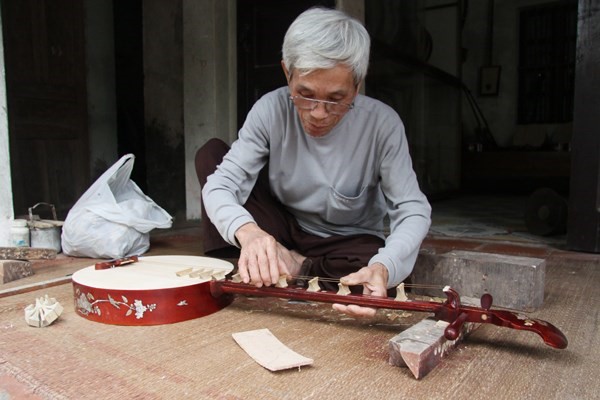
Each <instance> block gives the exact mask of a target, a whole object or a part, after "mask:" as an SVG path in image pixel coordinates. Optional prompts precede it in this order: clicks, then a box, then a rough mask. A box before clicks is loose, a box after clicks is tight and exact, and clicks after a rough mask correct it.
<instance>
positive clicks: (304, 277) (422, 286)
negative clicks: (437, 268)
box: [138, 258, 445, 290]
mask: <svg viewBox="0 0 600 400" xmlns="http://www.w3.org/2000/svg"><path fill="white" fill-rule="evenodd" d="M138 263H148V264H157V265H158V264H162V265H177V266H179V267H181V268H192V269H198V270H202V269H205V270H206V269H222V267H221V266H208V265H197V264H196V265H188V264H186V263H175V262H168V261H158V260H156V261H155V260H146V259H144V258H140V260H139V261H138ZM291 278H292V279H300V280H311V279H314V278H318V280H319V281H320V282H329V283H339V282H340V279H339V278H328V277H322V276H317V275H313V276H311V275H293V276H291ZM444 286H445V285H432V284H421V283H405V284H404V287H405V288H414V289H440V290H441V289H443V288H444Z"/></svg>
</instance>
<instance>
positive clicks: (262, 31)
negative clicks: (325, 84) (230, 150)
mask: <svg viewBox="0 0 600 400" xmlns="http://www.w3.org/2000/svg"><path fill="white" fill-rule="evenodd" d="M315 5H322V6H325V7H329V8H333V7H334V6H335V1H334V0H322V1H317V0H293V1H290V0H240V1H238V3H237V21H238V22H237V26H238V52H237V53H238V54H237V55H238V125H239V127H241V126H242V124H243V123H244V121H245V119H246V114H247V113H248V111H250V108H252V105H253V104H254V103H255V102H256V100H258V99H259V98H260V97H261V96H262V95H263V94H265V93H267V92H269V91H271V90H274V89H277V88H279V87H281V86H285V85H286V81H285V75H284V74H283V70H282V69H281V45H282V44H283V37H284V36H285V32H286V31H287V29H288V27H289V26H290V24H291V23H292V22H293V21H294V19H295V18H296V17H297V16H298V15H299V14H301V13H302V12H303V11H304V10H307V9H308V8H310V7H313V6H315Z"/></svg>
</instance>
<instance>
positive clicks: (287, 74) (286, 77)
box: [281, 60, 290, 85]
mask: <svg viewBox="0 0 600 400" xmlns="http://www.w3.org/2000/svg"><path fill="white" fill-rule="evenodd" d="M281 68H283V73H284V74H285V79H286V80H287V83H288V85H289V84H290V71H288V69H287V67H286V66H285V63H284V62H283V60H281Z"/></svg>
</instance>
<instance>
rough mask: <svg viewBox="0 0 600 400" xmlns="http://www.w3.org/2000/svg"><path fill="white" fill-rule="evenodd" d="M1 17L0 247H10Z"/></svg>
mask: <svg viewBox="0 0 600 400" xmlns="http://www.w3.org/2000/svg"><path fill="white" fill-rule="evenodd" d="M3 43H4V42H3V38H2V19H1V17H0V246H8V243H9V233H10V223H11V222H10V221H11V220H12V219H13V216H14V211H13V205H12V189H11V188H12V183H11V179H10V157H9V152H8V118H7V113H6V79H5V74H4V46H3Z"/></svg>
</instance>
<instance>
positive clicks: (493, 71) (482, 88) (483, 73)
mask: <svg viewBox="0 0 600 400" xmlns="http://www.w3.org/2000/svg"><path fill="white" fill-rule="evenodd" d="M500 69H501V68H500V67H499V66H486V67H481V68H480V69H479V95H480V96H498V89H499V87H500Z"/></svg>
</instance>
